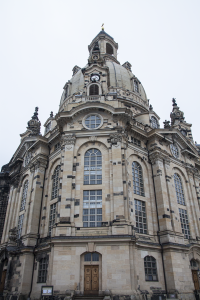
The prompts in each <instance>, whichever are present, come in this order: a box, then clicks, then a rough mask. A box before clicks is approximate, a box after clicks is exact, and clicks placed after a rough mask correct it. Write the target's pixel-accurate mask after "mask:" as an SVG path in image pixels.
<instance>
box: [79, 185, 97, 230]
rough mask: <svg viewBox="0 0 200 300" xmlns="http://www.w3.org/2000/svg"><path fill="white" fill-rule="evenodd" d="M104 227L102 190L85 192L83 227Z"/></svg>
mask: <svg viewBox="0 0 200 300" xmlns="http://www.w3.org/2000/svg"><path fill="white" fill-rule="evenodd" d="M101 225H102V190H93V191H83V227H100V226H101Z"/></svg>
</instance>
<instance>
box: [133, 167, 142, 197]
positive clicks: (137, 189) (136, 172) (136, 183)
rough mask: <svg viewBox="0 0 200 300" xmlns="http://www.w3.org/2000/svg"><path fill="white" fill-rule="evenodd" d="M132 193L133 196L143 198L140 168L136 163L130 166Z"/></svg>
mask: <svg viewBox="0 0 200 300" xmlns="http://www.w3.org/2000/svg"><path fill="white" fill-rule="evenodd" d="M132 174H133V191H134V194H137V195H141V196H144V184H143V177H142V168H141V166H140V164H138V163H137V162H136V161H134V162H133V164H132Z"/></svg>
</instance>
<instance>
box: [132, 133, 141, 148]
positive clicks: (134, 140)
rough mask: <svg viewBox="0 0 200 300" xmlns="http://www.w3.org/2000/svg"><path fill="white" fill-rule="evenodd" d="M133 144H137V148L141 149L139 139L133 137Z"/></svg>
mask: <svg viewBox="0 0 200 300" xmlns="http://www.w3.org/2000/svg"><path fill="white" fill-rule="evenodd" d="M131 143H133V144H135V145H136V146H139V147H141V141H140V140H138V139H135V138H134V137H132V136H131Z"/></svg>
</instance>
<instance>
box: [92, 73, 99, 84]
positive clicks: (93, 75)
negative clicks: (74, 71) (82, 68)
mask: <svg viewBox="0 0 200 300" xmlns="http://www.w3.org/2000/svg"><path fill="white" fill-rule="evenodd" d="M90 79H91V81H94V82H95V81H99V80H100V76H99V75H98V74H92V75H91V77H90Z"/></svg>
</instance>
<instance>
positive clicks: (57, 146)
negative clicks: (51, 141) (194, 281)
mask: <svg viewBox="0 0 200 300" xmlns="http://www.w3.org/2000/svg"><path fill="white" fill-rule="evenodd" d="M54 149H55V151H56V150H58V149H60V143H57V144H55V148H54Z"/></svg>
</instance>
